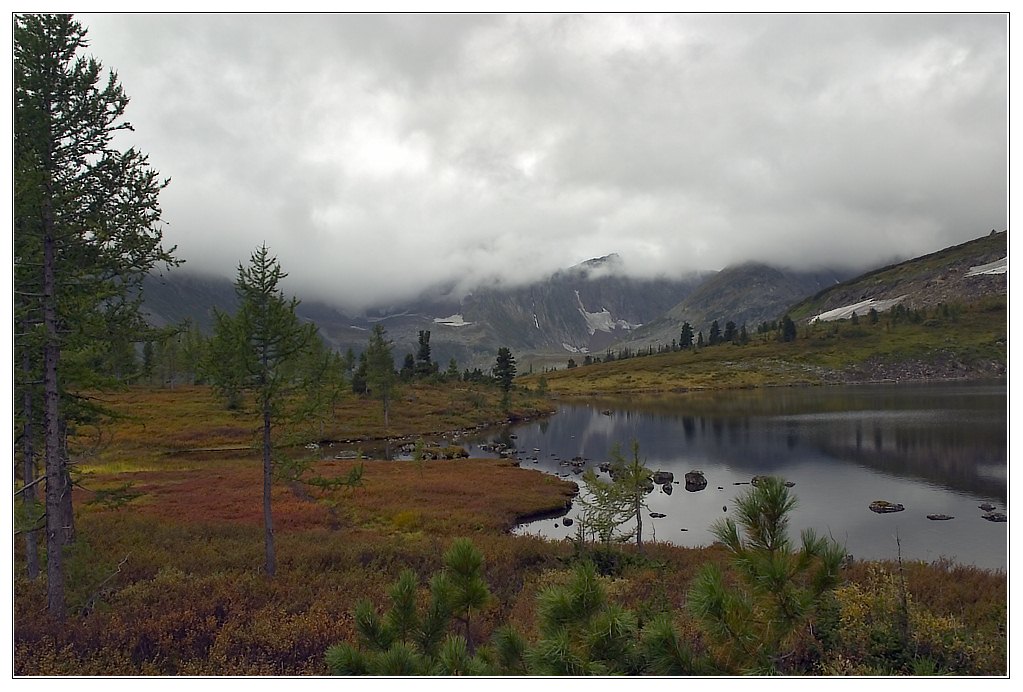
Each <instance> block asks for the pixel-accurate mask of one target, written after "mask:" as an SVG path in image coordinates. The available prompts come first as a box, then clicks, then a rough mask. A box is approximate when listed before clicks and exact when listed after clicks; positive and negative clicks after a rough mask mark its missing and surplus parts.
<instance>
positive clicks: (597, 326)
mask: <svg viewBox="0 0 1023 692" xmlns="http://www.w3.org/2000/svg"><path fill="white" fill-rule="evenodd" d="M575 299H576V302H578V303H579V308H578V310H579V314H580V315H582V316H583V319H584V320H586V329H587V331H589V333H590V336H593V334H594V333H595V332H597V331H601V332H607V333H609V334H610V333H611V332H613V331H614V330H615V329H625V330H630V329H636V328H637V327H641V326H643V325H641V324H631V323H629V322H627V321H625V320H616V319H615V318H614V317H613V316H612V315H611V313H610V312H609V311H608V309H607V308H602V309H601V311H600V312H587V310H586V306H585V305H583V299H582V298H581V297H580V296H579V291H576V292H575Z"/></svg>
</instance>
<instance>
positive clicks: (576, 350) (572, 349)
mask: <svg viewBox="0 0 1023 692" xmlns="http://www.w3.org/2000/svg"><path fill="white" fill-rule="evenodd" d="M561 347H562V348H563V349H565V350H566V351H568V352H569V353H589V352H590V349H588V348H585V347H584V348H576V347H575V346H573V345H572V344H566V343H565V342H564V341H562V342H561Z"/></svg>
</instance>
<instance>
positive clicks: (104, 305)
mask: <svg viewBox="0 0 1023 692" xmlns="http://www.w3.org/2000/svg"><path fill="white" fill-rule="evenodd" d="M85 37H86V30H85V29H84V28H83V27H82V25H81V24H80V23H78V22H77V21H75V20H74V19H73V18H72V17H71V16H70V15H64V14H55V15H54V14H48V15H43V14H39V15H17V16H16V17H15V20H14V69H13V72H14V151H13V153H14V205H13V207H14V264H15V269H14V276H15V296H16V299H15V323H16V328H15V333H16V334H17V338H16V340H15V341H16V356H20V358H21V369H22V372H23V375H24V377H23V380H22V384H23V385H26V388H25V389H23V390H22V391H21V392H16V399H17V398H20V399H21V400H22V401H23V402H24V403H23V405H22V409H23V418H22V421H23V423H24V424H25V426H27V430H26V429H25V427H23V429H22V433H26V432H27V433H28V434H24V436H23V441H28V443H29V445H30V447H31V449H30V450H29V449H25V448H24V447H23V451H25V452H28V453H27V454H26V455H25V458H26V464H25V470H24V473H25V477H24V478H23V482H24V484H25V487H27V486H28V485H30V484H32V483H34V482H35V479H34V478H31V476H32V475H34V474H33V469H34V466H35V462H34V461H33V458H34V457H35V455H36V454H37V452H38V451H41V452H42V460H43V465H44V469H45V473H44V478H45V502H44V508H45V535H46V578H47V609H48V611H49V613H50V614H51V615H52V616H54V617H55V618H57V619H62V618H63V617H64V615H65V611H66V603H65V600H66V599H65V567H64V558H63V552H64V546H65V545H66V544H67V542H68V540H69V539H70V538H71V536H72V534H71V526H72V525H73V510H72V506H71V483H70V472H69V454H68V451H67V446H66V439H67V431H68V427H69V424H73V423H74V419H75V416H76V415H79V413H80V412H81V411H83V410H85V408H84V407H83V406H82V401H83V400H82V399H81V398H78V397H76V394H77V393H78V392H80V391H82V390H84V389H86V388H96V387H102V386H103V385H104V384H108V383H109V381H105V380H103V379H102V378H99V377H97V375H96V373H95V372H94V371H93V369H92V368H90V367H88V366H87V363H88V359H87V358H85V357H83V355H82V354H84V353H86V352H88V351H93V352H95V351H96V350H97V349H104V348H107V346H106V344H108V343H109V338H108V337H109V335H110V334H112V333H116V334H117V335H118V338H131V335H132V334H134V333H141V332H142V331H143V330H144V323H143V321H142V318H141V316H140V311H139V305H140V302H141V291H140V288H141V283H142V279H143V278H144V277H145V275H146V274H147V273H148V272H149V271H150V270H151V269H152V268H153V267H155V266H156V265H157V264H158V263H161V262H163V263H166V264H167V265H168V266H169V265H173V264H176V261H175V260H174V259H173V257H172V254H171V253H172V252H173V249H171V250H165V249H164V248H163V246H162V240H163V234H162V229H161V210H160V206H159V194H160V192H161V191H162V190H163V188H164V187H165V186H166V184H167V181H166V180H164V179H161V178H160V176H159V174H158V173H157V171H155V170H154V169H153V168H152V167H151V166H150V165H149V162H148V158H147V157H146V156H145V155H144V154H142V153H141V152H139V151H138V150H137V149H134V148H128V149H125V150H121V149H118V148H117V146H115V142H114V138H115V135H116V134H117V133H118V132H119V131H127V130H131V129H132V128H131V125H130V124H129V123H128V122H127V121H125V120H124V113H125V109H126V107H127V105H128V98H127V96H126V95H125V94H124V91H123V89H122V88H121V85H120V84H119V83H118V80H117V77H116V75H114V74H113V73H110V74H109V75H107V76H106V79H105V80H104V79H103V75H102V67H101V65H100V63H99V62H98V61H97V60H96V59H94V58H91V57H83V56H81V55H80V52H81V51H82V50H83V49H84V48H86V47H87V45H88V44H87V41H86V38H85ZM30 390H31V391H30ZM18 394H21V396H20V397H19V396H18ZM30 397H32V398H33V399H34V398H36V397H38V399H39V400H41V401H40V403H41V405H39V406H36V405H31V404H32V399H30ZM26 404H27V405H26ZM40 414H41V415H40ZM36 441H38V443H41V444H38V445H37V444H35V442H36ZM29 467H33V468H29Z"/></svg>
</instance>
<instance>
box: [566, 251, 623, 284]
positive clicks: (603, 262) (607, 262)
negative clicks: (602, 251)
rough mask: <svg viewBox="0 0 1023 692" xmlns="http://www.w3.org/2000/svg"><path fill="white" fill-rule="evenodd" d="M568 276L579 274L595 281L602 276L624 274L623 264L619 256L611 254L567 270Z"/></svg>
mask: <svg viewBox="0 0 1023 692" xmlns="http://www.w3.org/2000/svg"><path fill="white" fill-rule="evenodd" d="M568 273H569V274H581V275H582V276H583V277H585V278H588V279H596V278H600V277H603V276H616V275H620V274H624V273H625V262H624V261H623V260H622V257H621V255H619V254H618V253H617V252H612V253H611V254H610V255H604V256H603V257H594V258H592V259H588V260H585V261H583V262H580V263H579V264H576V265H573V266H572V267H570V268H569V269H568Z"/></svg>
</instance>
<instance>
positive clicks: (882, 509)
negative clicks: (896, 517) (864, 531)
mask: <svg viewBox="0 0 1023 692" xmlns="http://www.w3.org/2000/svg"><path fill="white" fill-rule="evenodd" d="M905 509H906V508H905V507H904V506H903V505H901V504H900V503H898V502H888V500H874V501H873V502H871V503H870V511H871V512H877V513H878V514H891V513H892V512H902V511H905Z"/></svg>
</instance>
